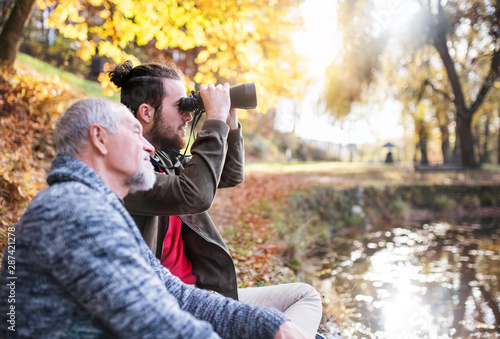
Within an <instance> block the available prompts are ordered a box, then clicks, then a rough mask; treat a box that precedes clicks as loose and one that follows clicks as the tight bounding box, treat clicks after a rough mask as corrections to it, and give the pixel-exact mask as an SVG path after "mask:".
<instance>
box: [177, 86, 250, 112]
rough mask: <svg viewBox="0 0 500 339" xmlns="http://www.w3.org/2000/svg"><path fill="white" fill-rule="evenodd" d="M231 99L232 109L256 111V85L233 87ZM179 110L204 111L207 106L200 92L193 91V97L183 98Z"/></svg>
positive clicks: (230, 91)
mask: <svg viewBox="0 0 500 339" xmlns="http://www.w3.org/2000/svg"><path fill="white" fill-rule="evenodd" d="M229 97H230V98H231V108H242V109H254V108H255V107H257V93H256V91H255V84H254V83H248V84H243V85H238V86H235V87H231V88H230V89H229ZM179 108H180V110H181V111H182V112H192V111H196V110H204V109H205V106H204V105H203V100H202V99H201V95H200V92H196V93H195V92H194V91H192V92H191V96H189V97H187V98H182V99H181V101H180V102H179Z"/></svg>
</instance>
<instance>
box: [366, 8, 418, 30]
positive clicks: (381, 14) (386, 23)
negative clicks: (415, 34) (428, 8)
mask: <svg viewBox="0 0 500 339" xmlns="http://www.w3.org/2000/svg"><path fill="white" fill-rule="evenodd" d="M375 6H376V8H375V10H374V11H373V13H372V14H371V17H372V19H373V24H372V26H371V27H369V29H367V31H366V32H367V33H369V34H371V35H372V36H374V37H377V36H379V35H380V34H382V33H383V32H386V31H390V33H391V35H393V36H397V35H399V34H401V32H405V31H406V30H405V29H404V28H405V26H406V25H407V24H408V22H410V21H411V18H412V17H413V15H414V14H415V13H416V12H417V11H418V10H419V8H420V5H419V4H418V3H417V2H416V1H411V0H410V1H400V0H391V1H386V0H383V1H382V0H378V1H375Z"/></svg>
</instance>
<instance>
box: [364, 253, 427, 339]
mask: <svg viewBox="0 0 500 339" xmlns="http://www.w3.org/2000/svg"><path fill="white" fill-rule="evenodd" d="M406 245H407V244H406ZM412 255H413V252H412V246H398V247H397V248H395V249H394V250H392V251H389V250H385V249H384V250H381V251H378V252H377V253H375V254H374V255H373V256H372V258H371V270H370V272H368V273H367V274H366V275H365V279H368V280H370V281H372V282H375V283H376V282H379V284H378V285H380V286H382V285H383V284H384V283H385V284H389V285H390V286H391V290H392V291H391V292H390V293H388V292H387V291H385V290H384V289H383V288H382V292H384V293H385V295H386V296H389V295H390V297H389V298H388V299H389V300H386V301H385V302H384V304H383V306H382V309H383V314H384V331H385V334H386V335H387V338H394V339H396V338H401V335H402V334H404V333H416V332H415V331H418V330H419V329H426V331H428V330H429V329H430V328H431V327H434V325H433V323H432V320H431V319H430V316H431V315H430V309H429V306H428V305H426V304H425V303H423V302H422V295H423V294H425V292H424V291H422V289H421V288H420V287H419V286H417V285H416V284H415V280H416V278H417V277H418V276H419V274H420V270H421V267H420V266H415V265H413V264H412V263H411V262H410V260H409V259H410V258H411V257H412ZM374 286H377V284H374ZM379 290H380V289H379ZM423 292H424V293H423ZM384 293H382V295H384ZM429 333H430V332H429Z"/></svg>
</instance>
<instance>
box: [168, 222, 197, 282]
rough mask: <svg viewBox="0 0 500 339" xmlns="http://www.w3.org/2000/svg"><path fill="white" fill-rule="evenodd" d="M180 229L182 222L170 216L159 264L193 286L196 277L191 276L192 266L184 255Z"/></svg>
mask: <svg viewBox="0 0 500 339" xmlns="http://www.w3.org/2000/svg"><path fill="white" fill-rule="evenodd" d="M181 227H182V220H181V219H180V218H179V217H178V216H175V215H172V216H170V219H169V223H168V230H167V234H166V236H165V239H164V240H163V253H162V254H161V264H162V265H163V266H165V267H166V268H168V269H169V270H170V272H171V273H172V274H173V275H175V276H177V277H179V278H180V279H181V280H182V281H183V282H184V283H186V284H190V285H194V284H196V277H195V276H194V275H193V265H192V264H191V261H189V259H188V258H187V257H186V254H185V253H184V242H183V239H182V235H181Z"/></svg>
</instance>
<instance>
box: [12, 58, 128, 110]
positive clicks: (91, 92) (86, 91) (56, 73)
mask: <svg viewBox="0 0 500 339" xmlns="http://www.w3.org/2000/svg"><path fill="white" fill-rule="evenodd" d="M17 59H18V62H20V63H22V64H24V65H26V66H28V67H30V68H31V69H33V70H35V71H37V72H39V73H40V74H43V77H47V76H48V77H54V78H55V77H58V78H60V79H61V81H62V82H65V83H70V84H71V87H72V90H76V91H79V92H81V93H82V94H83V95H85V96H89V97H104V96H105V95H104V94H103V88H102V86H101V84H100V83H98V82H96V81H90V80H87V79H84V78H83V77H81V76H78V75H76V74H73V73H71V72H67V71H63V70H61V69H59V68H57V67H55V66H52V65H50V64H48V63H46V62H44V61H41V60H39V59H36V58H34V57H32V56H30V55H27V54H24V53H18V56H17ZM112 99H114V100H116V101H120V96H119V94H118V93H114V95H113V97H112Z"/></svg>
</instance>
